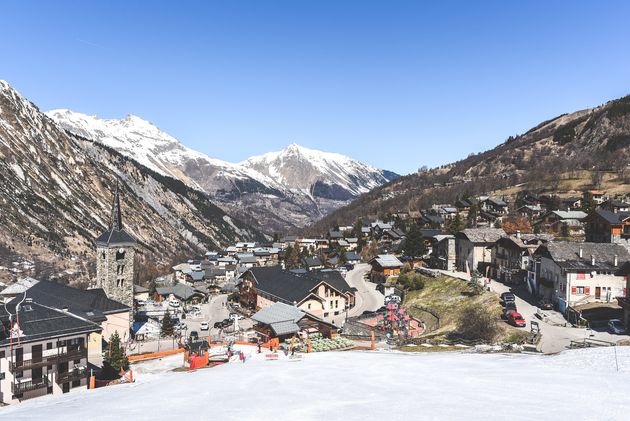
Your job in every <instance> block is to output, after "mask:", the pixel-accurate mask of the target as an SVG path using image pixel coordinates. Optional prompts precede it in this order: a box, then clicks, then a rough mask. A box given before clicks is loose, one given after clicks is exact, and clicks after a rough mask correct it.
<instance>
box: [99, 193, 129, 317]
mask: <svg viewBox="0 0 630 421" xmlns="http://www.w3.org/2000/svg"><path fill="white" fill-rule="evenodd" d="M135 245H136V240H135V239H134V238H133V237H132V236H131V235H129V234H128V233H127V232H126V231H125V230H124V229H123V224H122V213H121V209H120V196H119V194H118V187H116V193H115V194H114V201H113V205H112V220H111V224H110V227H109V229H108V230H107V231H105V232H104V233H103V234H101V236H100V237H98V238H97V239H96V286H97V288H102V289H103V290H104V291H105V294H106V295H107V297H108V298H110V299H112V300H115V301H118V302H120V303H123V304H125V305H127V306H129V307H133V265H134V254H135V250H134V247H135Z"/></svg>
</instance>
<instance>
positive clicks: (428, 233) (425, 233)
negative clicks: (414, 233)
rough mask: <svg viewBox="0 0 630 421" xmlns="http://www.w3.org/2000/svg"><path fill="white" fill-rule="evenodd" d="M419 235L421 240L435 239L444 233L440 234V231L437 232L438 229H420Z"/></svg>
mask: <svg viewBox="0 0 630 421" xmlns="http://www.w3.org/2000/svg"><path fill="white" fill-rule="evenodd" d="M420 234H422V238H432V237H435V236H436V235H441V234H444V233H443V232H442V230H439V229H428V228H422V229H420Z"/></svg>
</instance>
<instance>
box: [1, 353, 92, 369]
mask: <svg viewBox="0 0 630 421" xmlns="http://www.w3.org/2000/svg"><path fill="white" fill-rule="evenodd" d="M82 358H87V348H79V349H70V350H68V351H65V352H62V353H59V354H54V355H47V356H45V357H42V358H41V359H38V360H33V359H30V360H23V361H20V362H12V361H9V371H11V372H12V373H14V372H16V371H23V370H30V369H32V368H39V367H43V366H45V365H52V364H58V363H60V362H65V361H70V360H78V359H82Z"/></svg>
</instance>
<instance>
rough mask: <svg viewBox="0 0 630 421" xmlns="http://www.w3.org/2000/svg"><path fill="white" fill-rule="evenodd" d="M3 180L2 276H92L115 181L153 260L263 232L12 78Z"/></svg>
mask: <svg viewBox="0 0 630 421" xmlns="http://www.w3.org/2000/svg"><path fill="white" fill-rule="evenodd" d="M0 181H1V182H0V280H2V279H3V278H4V276H5V275H7V273H9V272H12V273H14V274H16V275H20V276H24V275H37V274H40V275H42V276H44V277H49V276H51V275H54V274H59V273H62V272H64V274H65V275H73V274H79V273H82V274H83V277H82V279H89V278H88V277H87V276H86V275H87V274H89V273H91V272H93V267H92V268H91V266H90V265H92V264H93V262H94V258H93V253H94V250H93V242H94V239H95V238H96V237H97V236H98V235H100V234H101V233H102V232H103V230H104V229H105V228H106V226H107V225H108V223H109V218H110V212H111V203H112V202H111V200H112V194H113V190H114V188H115V186H116V184H118V185H119V187H120V190H121V194H122V196H123V208H124V210H123V214H124V215H123V219H124V224H125V228H126V229H127V230H128V231H129V232H130V233H131V234H132V235H133V236H134V237H135V238H136V239H137V240H138V242H139V244H140V245H141V247H140V252H141V253H140V256H139V259H140V260H145V261H150V262H151V263H152V264H155V263H156V262H159V261H162V262H164V261H170V259H172V258H173V256H175V255H177V254H179V253H185V254H187V255H195V254H197V253H201V252H203V251H205V250H208V249H216V248H221V247H225V246H226V245H228V244H230V243H232V242H233V241H236V240H243V239H258V240H260V239H263V238H264V237H263V235H262V234H261V233H260V232H257V231H256V230H252V229H250V226H249V224H245V223H243V222H240V221H238V220H237V218H232V217H231V216H229V215H227V214H226V213H225V212H224V211H223V210H221V209H220V208H218V207H217V206H215V205H213V204H212V203H211V202H210V201H209V200H208V197H207V196H206V195H205V194H203V193H202V192H200V191H199V190H196V189H193V188H191V187H189V186H187V185H185V184H184V183H182V182H181V181H179V180H177V179H174V178H171V177H165V176H163V175H161V174H159V173H158V172H157V171H152V168H146V167H145V166H143V165H141V164H139V163H138V162H136V161H134V160H131V159H127V158H126V157H125V156H124V155H123V154H122V153H119V152H116V151H115V150H113V149H112V148H109V147H105V146H103V145H101V144H99V143H96V142H93V141H89V140H86V139H83V138H80V137H78V136H75V135H72V134H71V133H68V132H65V131H63V130H61V129H60V128H59V126H58V125H57V124H55V123H54V122H53V121H52V120H51V119H50V118H48V117H47V116H46V115H44V114H43V113H42V112H40V110H39V109H38V108H37V107H36V106H35V105H34V104H33V103H31V102H30V101H28V100H27V99H25V98H24V97H23V96H21V95H20V94H19V93H18V92H17V91H16V90H15V89H13V88H12V87H11V86H10V85H9V84H8V83H6V82H4V81H0ZM20 259H28V261H29V262H32V265H30V266H33V265H34V266H35V268H34V270H35V271H36V272H37V273H35V274H31V273H26V272H18V271H17V269H16V268H11V265H13V264H14V262H19V261H20ZM7 267H9V268H10V269H16V270H7ZM90 268H91V269H90ZM9 274H10V273H9ZM65 275H64V276H65ZM69 277H70V276H69Z"/></svg>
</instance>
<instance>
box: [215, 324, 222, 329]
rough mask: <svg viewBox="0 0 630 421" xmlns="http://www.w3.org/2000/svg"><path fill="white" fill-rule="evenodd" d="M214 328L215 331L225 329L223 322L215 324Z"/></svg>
mask: <svg viewBox="0 0 630 421" xmlns="http://www.w3.org/2000/svg"><path fill="white" fill-rule="evenodd" d="M213 327H214V328H215V329H223V322H214V325H213Z"/></svg>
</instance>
